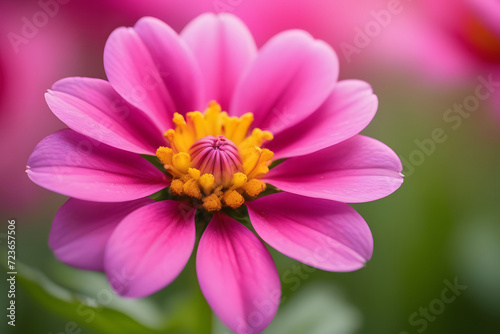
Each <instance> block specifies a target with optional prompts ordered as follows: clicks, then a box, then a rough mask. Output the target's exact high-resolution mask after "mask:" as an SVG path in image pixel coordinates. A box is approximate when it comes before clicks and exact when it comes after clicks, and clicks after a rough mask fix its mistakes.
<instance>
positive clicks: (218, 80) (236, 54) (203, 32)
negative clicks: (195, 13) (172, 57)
mask: <svg viewBox="0 0 500 334" xmlns="http://www.w3.org/2000/svg"><path fill="white" fill-rule="evenodd" d="M181 36H182V38H183V39H184V40H185V41H186V43H187V44H188V45H189V47H190V48H191V50H192V51H193V54H194V56H195V58H196V60H197V61H198V64H199V65H200V68H201V71H202V74H203V81H204V83H205V98H204V100H205V101H210V100H216V101H217V102H218V103H219V104H220V105H221V106H222V108H223V109H227V108H228V107H229V102H230V99H231V96H232V95H233V91H234V88H235V86H236V83H237V82H238V79H239V78H240V76H241V74H242V73H243V71H244V70H245V69H246V68H247V66H248V64H249V63H250V62H251V61H252V60H253V59H254V58H255V56H256V54H257V47H256V45H255V42H254V40H253V37H252V34H251V33H250V31H249V30H248V28H247V27H246V26H245V25H244V24H243V22H241V20H240V19H238V18H237V17H235V16H233V15H227V14H220V15H214V14H212V13H206V14H203V15H201V16H199V17H198V18H196V19H195V20H193V21H191V23H189V24H188V25H187V26H186V28H184V30H183V31H182V34H181Z"/></svg>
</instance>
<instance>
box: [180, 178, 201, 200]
mask: <svg viewBox="0 0 500 334" xmlns="http://www.w3.org/2000/svg"><path fill="white" fill-rule="evenodd" d="M182 191H183V192H184V194H186V195H188V196H189V197H194V198H197V199H200V198H201V191H200V187H199V186H198V182H196V180H195V179H191V180H189V181H187V182H186V183H184V186H183V187H182Z"/></svg>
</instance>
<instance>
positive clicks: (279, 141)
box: [267, 80, 378, 159]
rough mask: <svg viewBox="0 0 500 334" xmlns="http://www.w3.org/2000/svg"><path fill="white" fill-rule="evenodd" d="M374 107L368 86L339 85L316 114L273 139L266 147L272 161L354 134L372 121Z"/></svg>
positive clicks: (360, 83)
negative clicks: (272, 156) (271, 156)
mask: <svg viewBox="0 0 500 334" xmlns="http://www.w3.org/2000/svg"><path fill="white" fill-rule="evenodd" d="M377 106H378V100H377V97H376V96H375V95H374V94H373V90H372V88H371V86H370V85H369V84H367V83H366V82H363V81H358V80H344V81H340V82H339V83H337V85H336V86H335V88H334V90H333V92H332V93H331V94H330V96H329V97H328V99H327V100H326V101H325V103H323V105H322V106H321V107H320V108H319V109H318V110H317V111H316V112H314V113H313V114H312V115H311V116H309V117H308V118H307V119H306V120H304V121H303V122H301V123H299V124H297V125H295V126H294V127H292V128H289V129H286V130H285V131H283V132H281V133H280V134H279V135H277V136H275V138H274V139H273V140H272V141H270V142H269V143H268V145H267V147H268V148H269V149H270V150H271V151H273V152H274V157H275V159H281V158H287V157H293V156H298V155H304V154H309V153H313V152H316V151H319V150H321V149H323V148H325V147H329V146H332V145H334V144H337V143H340V142H341V141H344V140H346V139H348V138H350V137H352V136H354V135H356V134H358V133H359V132H360V131H361V130H363V129H364V128H365V127H366V126H367V125H368V124H369V123H370V121H371V120H372V119H373V117H374V116H375V113H376V111H377Z"/></svg>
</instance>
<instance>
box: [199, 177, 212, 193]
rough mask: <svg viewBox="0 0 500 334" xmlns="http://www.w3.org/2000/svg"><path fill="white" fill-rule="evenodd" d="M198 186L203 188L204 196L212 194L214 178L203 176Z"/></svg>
mask: <svg viewBox="0 0 500 334" xmlns="http://www.w3.org/2000/svg"><path fill="white" fill-rule="evenodd" d="M199 182H200V186H201V187H202V188H203V192H204V193H205V195H208V194H210V193H211V192H212V190H214V188H215V187H214V182H215V178H214V176H213V175H212V174H203V175H202V176H201V177H200V180H199Z"/></svg>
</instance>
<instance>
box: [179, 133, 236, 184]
mask: <svg viewBox="0 0 500 334" xmlns="http://www.w3.org/2000/svg"><path fill="white" fill-rule="evenodd" d="M189 154H190V156H191V162H192V166H193V167H194V168H197V169H198V170H199V171H200V172H201V174H212V175H213V176H214V178H215V183H216V184H222V185H224V186H227V185H228V184H229V183H230V182H231V180H232V177H233V175H234V173H237V172H239V171H241V170H242V162H241V158H240V154H239V152H238V148H237V147H236V145H235V144H234V143H233V142H232V141H230V140H229V139H227V138H226V137H224V136H217V137H214V136H205V137H203V138H200V139H198V140H197V141H196V142H195V143H194V144H193V145H192V146H191V148H190V149H189Z"/></svg>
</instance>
